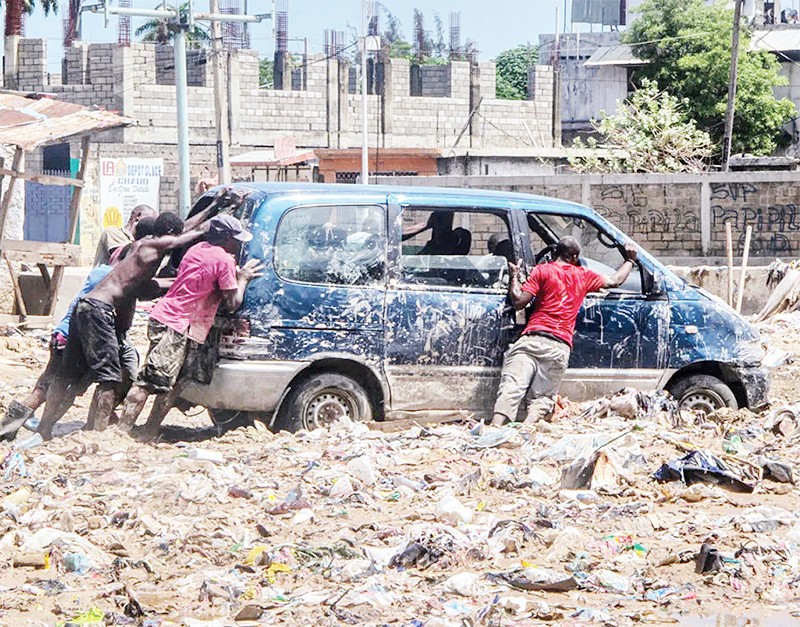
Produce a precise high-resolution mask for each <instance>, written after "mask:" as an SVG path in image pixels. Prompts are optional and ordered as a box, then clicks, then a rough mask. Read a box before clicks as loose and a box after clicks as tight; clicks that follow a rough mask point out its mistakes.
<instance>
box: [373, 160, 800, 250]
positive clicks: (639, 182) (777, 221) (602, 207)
mask: <svg viewBox="0 0 800 627" xmlns="http://www.w3.org/2000/svg"><path fill="white" fill-rule="evenodd" d="M382 182H385V183H389V184H396V185H434V186H442V187H462V188H481V189H495V190H502V191H515V192H522V193H527V194H541V195H543V196H549V197H553V198H561V199H564V200H569V201H573V202H580V203H582V204H584V205H588V206H591V207H593V208H594V209H595V210H596V211H598V212H599V213H600V214H601V215H603V216H605V217H606V218H607V219H608V220H610V221H611V222H612V223H614V224H615V225H616V226H617V227H618V228H619V229H620V230H622V231H623V232H625V233H627V234H628V235H629V236H630V237H631V238H633V239H634V240H635V241H636V242H637V243H638V244H640V245H641V246H643V247H644V248H645V249H647V250H649V251H650V252H652V253H654V254H656V255H658V256H659V257H663V258H667V259H673V260H676V261H682V260H686V261H687V262H689V263H694V262H696V260H697V259H698V258H700V259H702V258H703V257H705V258H713V259H719V258H722V257H724V255H725V223H726V222H729V223H730V224H731V227H732V229H733V240H734V255H735V256H736V257H737V258H738V257H740V256H741V254H742V253H743V251H744V238H745V230H746V228H747V226H748V225H750V226H752V228H753V236H752V240H751V245H750V257H751V259H753V260H755V261H754V263H756V262H757V260H762V261H767V262H768V261H769V260H771V259H773V258H775V257H780V258H782V259H784V260H786V259H792V258H796V257H798V256H800V206H799V205H798V203H797V198H798V197H799V196H800V172H727V173H705V174H615V175H600V174H588V175H574V174H565V175H559V176H514V177H511V176H440V177H408V178H405V177H397V178H393V179H385V180H384V181H382Z"/></svg>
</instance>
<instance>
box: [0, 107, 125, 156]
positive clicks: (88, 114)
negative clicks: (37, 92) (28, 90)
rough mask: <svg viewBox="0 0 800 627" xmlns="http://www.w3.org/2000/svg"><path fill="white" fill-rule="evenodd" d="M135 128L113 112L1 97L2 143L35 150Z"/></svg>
mask: <svg viewBox="0 0 800 627" xmlns="http://www.w3.org/2000/svg"><path fill="white" fill-rule="evenodd" d="M130 124H133V120H132V119H130V118H126V117H124V116H121V115H119V114H117V113H114V112H112V111H106V110H103V109H94V108H90V107H83V106H81V105H77V104H73V103H71V102H64V101H62V100H55V99H53V98H48V97H42V98H31V97H27V96H22V95H19V94H12V93H0V143H2V144H11V145H15V146H19V147H20V148H22V149H23V150H33V149H34V148H36V147H38V146H41V145H43V144H48V143H51V142H54V141H59V140H64V139H66V138H68V137H76V136H80V135H86V134H88V133H94V132H98V131H105V130H108V129H111V128H116V127H119V126H128V125H130Z"/></svg>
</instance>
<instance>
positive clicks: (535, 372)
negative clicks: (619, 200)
mask: <svg viewBox="0 0 800 627" xmlns="http://www.w3.org/2000/svg"><path fill="white" fill-rule="evenodd" d="M580 254H581V247H580V244H578V240H576V239H575V238H574V237H562V238H561V239H560V240H559V241H558V243H557V244H556V248H555V261H553V262H551V263H544V264H539V265H538V266H536V267H535V268H534V269H533V270H532V271H531V273H530V275H529V276H528V279H527V280H526V281H525V283H523V284H522V286H521V287H520V284H519V269H520V267H519V264H513V263H509V264H508V269H509V273H510V275H511V278H510V280H509V284H508V298H509V300H510V301H511V304H512V305H513V307H514V309H523V308H524V307H526V306H527V305H528V304H529V303H531V301H532V302H533V307H532V313H531V315H530V318H529V319H528V323H527V325H526V326H525V329H524V330H523V332H522V336H521V337H520V338H519V339H518V340H517V341H516V342H514V343H513V344H511V346H509V347H508V349H507V350H506V353H505V355H504V356H503V368H502V371H501V373H500V388H499V390H498V394H497V400H496V401H495V405H494V414H493V416H492V424H493V425H496V426H500V425H502V424H504V423H506V422H508V421H513V420H516V418H517V412H518V411H519V406H520V404H521V403H522V400H523V399H524V398H526V397H527V398H528V399H529V404H528V410H527V417H526V420H525V421H526V422H529V423H535V422H537V421H538V420H540V419H542V418H544V417H545V416H547V415H548V414H549V413H550V412H551V411H552V408H553V401H552V400H551V399H550V398H549V397H551V396H553V395H554V394H555V393H556V392H557V391H558V386H559V385H560V384H561V379H562V377H563V376H564V372H565V371H566V369H567V364H568V363H569V356H570V351H571V350H572V334H573V332H574V331H575V320H576V319H577V317H578V312H579V311H580V308H581V305H582V304H583V300H584V298H585V297H586V295H587V294H589V293H590V292H596V291H598V290H600V289H601V288H609V287H617V286H619V285H622V283H624V282H625V279H627V278H628V275H629V274H630V273H631V270H632V269H633V266H634V262H635V261H636V247H635V246H634V245H633V244H626V245H625V248H624V257H625V261H624V262H623V263H622V266H620V268H619V269H618V270H617V271H616V272H615V273H614V274H613V275H611V276H603V275H600V274H598V273H596V272H593V271H592V270H589V269H588V268H584V267H582V266H581V265H580Z"/></svg>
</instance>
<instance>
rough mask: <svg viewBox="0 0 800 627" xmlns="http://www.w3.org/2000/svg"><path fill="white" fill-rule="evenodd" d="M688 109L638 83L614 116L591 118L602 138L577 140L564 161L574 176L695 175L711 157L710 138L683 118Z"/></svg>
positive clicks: (651, 85) (652, 84) (645, 82)
mask: <svg viewBox="0 0 800 627" xmlns="http://www.w3.org/2000/svg"><path fill="white" fill-rule="evenodd" d="M688 105H689V103H688V101H686V100H684V101H679V100H678V99H677V98H675V97H674V96H671V95H670V94H668V93H667V92H665V91H660V90H659V89H658V85H657V84H656V83H655V82H653V81H650V80H649V79H646V78H645V79H642V85H641V87H640V88H639V89H637V90H636V91H634V92H633V94H632V95H631V97H630V99H629V100H628V101H627V102H624V103H617V109H618V112H617V113H616V114H615V115H608V116H606V115H604V116H603V117H602V118H601V120H600V121H599V122H598V121H597V120H592V126H594V129H595V131H597V133H598V134H599V135H600V136H601V137H602V138H603V139H602V140H601V141H600V142H598V141H597V140H596V139H595V138H593V137H590V138H589V139H588V141H587V142H586V143H584V142H583V141H581V139H580V138H578V139H576V140H575V142H574V143H573V146H572V148H573V150H571V151H569V152H570V155H569V163H570V165H571V166H572V167H573V168H574V169H575V170H577V171H579V172H604V173H614V172H700V171H702V170H703V169H705V163H704V161H705V160H707V159H708V158H709V157H710V156H711V149H712V143H711V137H710V136H709V135H708V133H706V132H705V131H701V130H699V129H698V128H697V124H695V122H694V120H691V119H688V118H687V116H686V109H687V108H688ZM587 148H588V149H591V150H586V149H587ZM598 149H599V150H598Z"/></svg>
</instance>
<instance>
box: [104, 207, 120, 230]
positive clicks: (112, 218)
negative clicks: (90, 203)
mask: <svg viewBox="0 0 800 627" xmlns="http://www.w3.org/2000/svg"><path fill="white" fill-rule="evenodd" d="M110 226H116V227H122V214H121V213H120V211H119V209H117V208H116V207H108V208H107V209H106V210H105V211H104V212H103V228H104V229H107V228H108V227H110Z"/></svg>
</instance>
